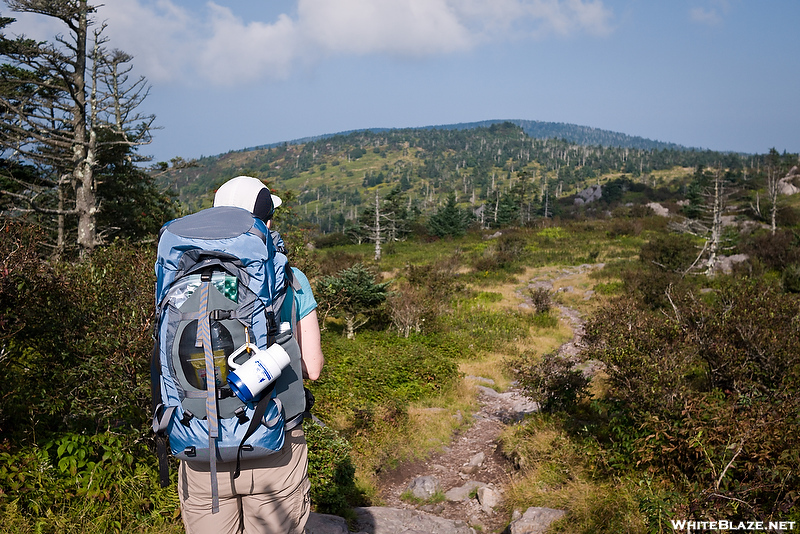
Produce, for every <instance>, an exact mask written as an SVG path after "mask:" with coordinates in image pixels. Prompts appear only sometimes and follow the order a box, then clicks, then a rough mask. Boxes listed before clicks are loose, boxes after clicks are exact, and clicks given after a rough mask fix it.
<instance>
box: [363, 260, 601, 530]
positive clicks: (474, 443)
mask: <svg viewBox="0 0 800 534" xmlns="http://www.w3.org/2000/svg"><path fill="white" fill-rule="evenodd" d="M593 267H596V266H580V267H574V268H568V269H561V270H559V271H558V272H555V273H550V274H548V275H547V276H546V277H544V278H543V277H542V275H541V273H538V275H537V276H526V277H525V278H523V280H524V281H525V282H524V285H523V287H522V289H520V284H519V283H517V284H513V286H512V285H509V286H507V287H505V288H504V290H505V291H504V292H505V294H506V295H510V294H514V296H515V297H516V298H517V299H518V301H519V303H520V304H519V305H520V306H523V307H524V306H529V305H530V302H528V301H527V297H526V296H525V295H526V292H525V287H526V286H527V287H534V286H537V285H538V286H539V287H541V286H542V285H544V286H546V287H548V288H549V289H551V290H554V291H563V290H564V289H562V287H561V283H562V282H564V281H569V279H570V277H574V276H576V275H581V274H584V273H585V272H586V271H587V270H588V269H591V268H593ZM534 272H535V271H530V272H529V274H532V273H534ZM570 291H572V289H571V288H570ZM589 293H590V292H589ZM589 296H591V294H589ZM557 309H558V311H559V313H560V316H561V317H560V320H562V321H566V322H567V324H568V325H569V326H570V328H571V329H572V331H573V337H572V339H571V340H570V341H568V342H566V343H564V344H563V345H561V347H560V348H559V351H560V352H562V353H568V354H576V353H577V350H578V349H577V347H576V343H577V342H578V341H579V339H580V336H581V334H582V333H583V321H582V320H581V317H580V314H579V313H578V312H577V311H575V310H574V309H572V308H570V307H568V306H565V305H561V304H559V305H557ZM468 380H472V381H473V382H474V383H475V387H476V388H477V390H478V400H479V405H480V409H479V411H477V412H476V413H474V414H472V418H473V424H471V425H470V426H469V427H468V428H466V429H464V430H463V431H461V432H459V433H457V434H456V435H455V436H454V437H453V440H452V442H451V444H450V445H449V446H448V447H446V448H445V449H444V450H443V451H442V452H439V453H436V454H434V455H432V456H431V457H429V458H427V459H425V460H421V461H414V462H407V463H404V464H401V465H400V466H399V467H397V468H396V469H393V470H392V471H390V472H387V473H384V474H383V475H382V476H381V477H380V478H379V487H380V488H381V491H380V496H381V498H382V499H383V505H384V506H388V507H392V508H405V509H409V508H417V509H419V510H422V511H425V512H428V513H432V514H435V515H437V516H439V517H444V518H447V519H454V520H462V521H466V522H467V523H469V524H470V525H472V526H473V527H477V526H480V528H481V530H482V531H483V532H501V531H502V530H503V529H504V528H505V527H506V525H507V524H508V522H509V517H508V516H507V514H505V513H503V512H502V511H499V512H498V511H492V510H491V509H490V508H487V507H482V505H481V503H480V502H479V501H478V499H476V498H474V497H475V491H474V490H473V491H472V492H471V494H470V488H471V487H474V486H475V485H476V484H473V482H476V483H481V484H485V485H487V486H488V487H489V488H492V489H493V490H495V491H496V492H498V494H499V495H502V492H503V488H504V487H505V486H506V485H507V484H508V483H509V482H510V481H511V477H512V475H513V473H514V466H513V465H511V463H510V462H509V460H508V459H507V458H505V457H504V456H503V455H502V454H501V453H500V451H499V450H498V449H499V446H498V438H499V436H500V434H501V432H502V431H503V429H504V428H505V427H506V425H508V424H511V423H513V422H515V421H516V420H518V419H519V418H521V417H522V416H523V415H524V414H525V413H530V412H531V411H534V410H535V408H536V407H535V403H531V402H530V401H529V400H528V399H526V398H525V397H523V396H522V395H521V394H520V393H519V391H518V390H517V389H516V388H515V386H514V385H513V384H512V385H511V386H510V387H509V388H508V389H507V390H506V391H503V392H502V393H498V392H496V391H495V390H494V389H492V388H490V387H487V386H489V385H491V381H489V380H486V379H483V378H481V377H470V378H468ZM481 460H482V461H481ZM419 477H435V478H436V480H438V482H439V483H440V489H441V491H442V492H450V490H453V489H454V488H460V489H462V490H463V491H462V494H464V495H466V498H465V499H463V500H457V501H453V500H450V499H448V500H446V501H444V502H441V503H436V504H425V505H421V506H420V505H414V504H411V503H409V502H406V501H404V500H403V499H401V495H402V494H403V493H404V492H407V491H408V489H409V485H410V484H411V482H412V481H414V480H415V479H418V478H419ZM449 495H450V496H452V495H453V493H452V492H451V493H450V494H449ZM484 508H486V509H484Z"/></svg>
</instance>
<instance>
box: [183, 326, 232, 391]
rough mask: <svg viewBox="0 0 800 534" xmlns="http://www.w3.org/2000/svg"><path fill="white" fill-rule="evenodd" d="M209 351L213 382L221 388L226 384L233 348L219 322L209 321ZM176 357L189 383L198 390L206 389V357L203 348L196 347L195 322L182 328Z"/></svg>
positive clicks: (230, 338)
mask: <svg viewBox="0 0 800 534" xmlns="http://www.w3.org/2000/svg"><path fill="white" fill-rule="evenodd" d="M211 349H212V351H213V353H214V381H215V382H216V384H217V387H218V388H221V387H224V386H225V385H226V383H227V378H228V356H229V355H230V354H231V353H232V352H233V349H234V346H233V337H232V336H231V333H230V332H229V331H228V329H227V328H225V326H224V325H223V324H222V323H220V322H219V321H211ZM178 357H179V358H180V361H181V367H182V368H183V373H184V374H185V375H186V379H187V380H188V381H189V383H190V384H191V385H192V386H194V387H196V388H198V389H206V387H207V385H208V383H207V381H206V378H207V377H206V356H205V353H204V352H203V347H202V346H200V347H198V346H197V320H194V321H192V322H190V323H189V324H188V325H187V326H186V328H184V330H183V333H182V334H181V339H180V342H179V344H178Z"/></svg>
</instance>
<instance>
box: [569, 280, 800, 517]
mask: <svg viewBox="0 0 800 534" xmlns="http://www.w3.org/2000/svg"><path fill="white" fill-rule="evenodd" d="M672 304H673V305H674V308H672V309H671V310H670V312H666V310H663V311H662V310H657V311H653V310H650V309H649V308H648V307H647V305H646V304H645V303H643V302H641V301H637V300H636V299H633V298H631V297H620V298H618V299H615V300H614V301H612V303H611V304H610V305H609V306H608V307H607V308H605V309H604V310H601V311H600V312H599V313H597V314H596V315H595V316H594V317H593V318H592V319H591V320H590V322H589V323H588V324H587V326H586V335H585V336H584V342H585V343H586V344H587V350H586V352H585V354H584V356H585V357H587V358H592V359H597V360H600V361H601V362H603V363H604V364H605V372H606V374H607V376H608V381H607V384H608V395H607V397H606V398H605V399H603V400H601V401H598V403H597V406H598V407H599V408H600V409H601V413H602V414H604V415H603V422H602V423H600V424H598V426H596V427H595V428H594V429H593V431H594V432H595V435H596V436H597V437H598V439H599V440H600V441H601V442H603V443H604V444H605V445H606V446H607V447H608V449H609V451H610V454H609V457H608V461H609V463H610V466H611V467H613V468H617V469H619V468H623V469H626V468H627V469H630V468H632V467H633V466H634V465H635V466H639V467H640V468H642V467H645V468H649V469H652V470H654V471H655V472H660V473H665V474H666V475H667V476H669V477H670V478H671V479H672V480H673V481H676V483H677V485H678V487H679V488H680V490H681V491H682V492H684V493H685V494H686V495H687V496H688V497H687V502H688V504H687V505H686V506H687V509H685V510H682V511H681V510H678V511H679V512H681V513H683V514H684V516H685V517H689V514H690V513H691V514H694V517H702V516H703V514H705V515H709V516H717V517H721V516H723V515H724V516H726V517H730V518H732V519H733V518H743V519H746V518H747V517H754V516H758V517H764V518H781V517H785V514H786V513H788V512H789V510H791V509H794V508H793V507H795V506H796V503H797V499H798V495H800V480H799V479H798V478H797V477H796V476H795V474H794V473H797V472H798V469H800V445H798V442H797V440H795V439H794V438H793V432H794V430H793V429H794V428H795V427H796V425H797V424H798V423H800V395H799V394H798V393H800V392H798V384H800V356H798V353H797V346H798V345H800V324H799V323H798V321H797V317H798V316H800V299H798V298H797V296H796V295H793V294H791V295H789V294H785V293H783V292H782V291H780V288H779V287H777V284H773V285H770V284H768V283H765V282H764V281H761V280H758V281H755V280H749V279H730V280H722V281H720V283H719V284H718V289H717V290H716V291H715V292H713V293H710V294H708V295H706V297H705V298H704V299H699V298H697V297H696V296H694V295H693V293H692V292H691V291H682V292H676V293H675V294H673V300H672ZM626 466H627V467H626ZM690 511H691V512H690Z"/></svg>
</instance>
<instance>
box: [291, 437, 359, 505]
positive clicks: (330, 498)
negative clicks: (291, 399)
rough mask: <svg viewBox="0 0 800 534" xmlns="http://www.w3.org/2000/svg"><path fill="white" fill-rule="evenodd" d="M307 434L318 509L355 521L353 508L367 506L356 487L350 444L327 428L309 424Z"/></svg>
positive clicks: (309, 466)
mask: <svg viewBox="0 0 800 534" xmlns="http://www.w3.org/2000/svg"><path fill="white" fill-rule="evenodd" d="M304 431H305V435H306V441H307V442H308V478H309V480H310V481H311V502H312V503H313V504H314V509H315V510H316V511H317V512H318V513H323V514H334V515H338V516H341V517H345V518H347V519H353V512H352V510H351V508H352V507H353V506H359V505H363V504H364V496H363V494H362V493H361V492H360V491H359V490H358V488H357V487H356V484H355V472H356V470H355V467H354V466H353V463H352V460H351V458H350V444H349V443H348V442H347V440H346V439H344V438H343V437H342V436H340V435H339V434H338V433H337V432H336V431H335V430H333V429H331V428H330V427H327V426H321V425H317V424H314V423H306V424H305V425H304Z"/></svg>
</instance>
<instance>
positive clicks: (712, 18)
mask: <svg viewBox="0 0 800 534" xmlns="http://www.w3.org/2000/svg"><path fill="white" fill-rule="evenodd" d="M730 8H731V6H730V2H729V0H709V2H708V3H707V5H706V6H705V7H702V6H696V7H693V8H691V9H690V10H689V20H691V21H692V22H696V23H698V24H706V25H709V26H716V25H718V24H722V22H723V20H724V17H725V16H726V15H727V14H728V12H729V11H730Z"/></svg>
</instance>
